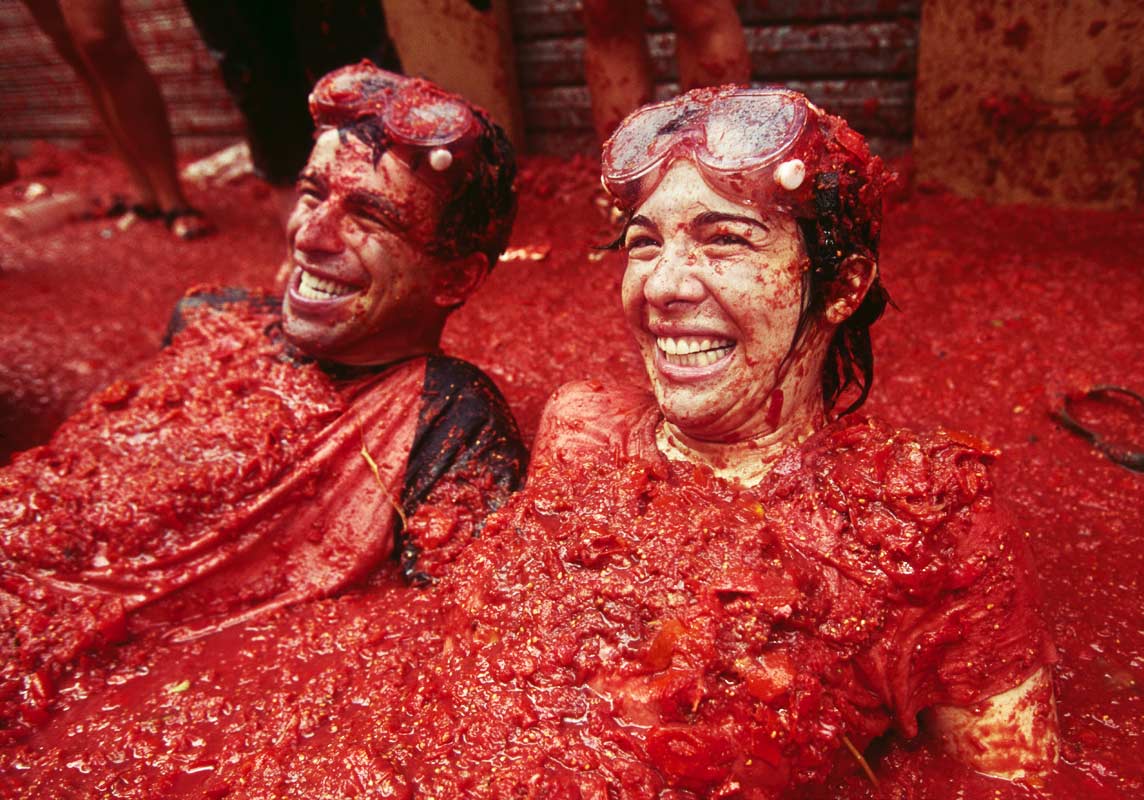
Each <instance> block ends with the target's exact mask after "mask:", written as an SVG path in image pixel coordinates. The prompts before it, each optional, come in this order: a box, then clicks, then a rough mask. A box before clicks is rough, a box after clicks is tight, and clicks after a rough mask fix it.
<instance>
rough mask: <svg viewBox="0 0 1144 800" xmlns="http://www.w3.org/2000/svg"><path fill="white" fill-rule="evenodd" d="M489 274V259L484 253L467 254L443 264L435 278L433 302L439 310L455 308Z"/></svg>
mask: <svg viewBox="0 0 1144 800" xmlns="http://www.w3.org/2000/svg"><path fill="white" fill-rule="evenodd" d="M488 274H489V259H488V256H486V255H485V254H484V253H469V255H467V256H464V257H463V258H458V259H456V260H454V261H450V262H449V263H448V264H445V265H444V267H443V269H442V270H441V272H440V274H439V276H438V278H437V287H436V290H435V292H434V294H433V302H434V303H436V304H437V306H438V307H440V308H456V307H457V306H459V305H461V304H462V303H464V302H465V301H466V300H468V299H469V297H471V296H472V294H473V292H475V291H476V290H477V288H478V287H479V286H480V285H481V283H483V282H484V280H485V276H486V275H488Z"/></svg>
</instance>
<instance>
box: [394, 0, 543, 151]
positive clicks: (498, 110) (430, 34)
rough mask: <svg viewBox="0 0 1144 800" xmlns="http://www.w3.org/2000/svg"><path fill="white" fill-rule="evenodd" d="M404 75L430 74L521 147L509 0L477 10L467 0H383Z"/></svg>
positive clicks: (520, 117) (434, 80) (521, 122)
mask: <svg viewBox="0 0 1144 800" xmlns="http://www.w3.org/2000/svg"><path fill="white" fill-rule="evenodd" d="M382 7H383V8H384V9H385V20H386V25H387V27H388V28H389V35H390V36H391V37H393V42H394V44H395V45H396V46H397V53H398V55H399V56H400V57H401V64H402V67H403V68H404V70H405V73H406V74H407V75H418V76H421V77H424V78H428V79H429V80H431V81H433V82H434V83H436V84H438V85H440V86H443V87H444V88H446V89H448V90H449V91H451V92H456V93H457V94H459V95H462V96H464V97H465V98H466V99H468V100H469V101H470V102H472V103H475V104H476V105H478V106H481V107H482V108H484V109H485V110H486V111H488V112H489V114H490V115H491V116H492V118H493V119H494V120H495V121H496V122H498V123H499V124H500V125H501V126H502V127H503V128H504V129H505V131H506V132H507V133H508V135H509V138H510V139H512V142H513V144H514V145H515V146H516V148H517V149H518V150H521V149H523V148H524V123H523V115H522V113H521V104H520V89H519V87H518V85H517V78H516V59H515V55H514V49H513V42H512V21H511V16H510V9H509V2H508V0H492V3H491V8H490V9H489V10H488V11H478V10H476V9H475V8H473V7H472V6H471V5H470V4H469V2H468V0H382Z"/></svg>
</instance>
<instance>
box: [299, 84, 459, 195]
mask: <svg viewBox="0 0 1144 800" xmlns="http://www.w3.org/2000/svg"><path fill="white" fill-rule="evenodd" d="M310 115H311V116H312V117H313V118H314V121H315V123H316V124H317V125H318V127H319V129H322V128H340V127H343V126H346V125H350V124H352V123H354V122H357V121H359V120H362V119H364V118H367V117H376V118H377V119H378V120H379V121H380V123H381V125H382V126H383V128H384V131H385V135H386V138H387V139H388V140H389V145H390V148H391V149H392V150H393V152H394V154H395V155H396V156H398V157H399V158H400V159H401V160H402V161H404V162H405V163H406V165H407V166H409V168H410V169H411V170H413V172H414V174H416V175H418V177H421V178H422V179H423V180H425V181H426V182H428V183H430V184H431V185H435V186H438V185H439V186H440V187H441V188H444V189H447V188H450V187H451V186H452V185H453V184H455V183H456V180H457V177H458V176H459V174H463V173H464V172H465V171H466V169H465V167H467V165H468V162H469V161H470V156H471V154H472V150H473V143H474V141H475V140H476V138H477V136H478V135H479V133H480V124H479V122H478V121H477V118H476V116H475V115H474V114H473V111H472V109H471V108H470V107H469V105H468V104H467V103H465V102H464V101H463V100H461V99H460V98H459V97H456V96H455V95H451V94H449V93H448V92H445V91H444V90H442V89H440V88H438V87H436V86H434V85H433V84H431V83H429V82H427V81H424V80H420V79H418V78H407V77H405V76H404V75H397V74H395V73H393V72H387V71H386V70H383V69H380V68H378V67H376V66H374V65H373V64H371V63H369V62H368V61H363V62H361V63H359V64H353V65H350V66H348V67H342V68H341V69H339V70H335V71H334V72H331V73H329V74H328V75H326V76H325V77H324V78H322V79H321V80H320V81H318V83H317V85H316V86H315V87H314V90H313V92H311V94H310Z"/></svg>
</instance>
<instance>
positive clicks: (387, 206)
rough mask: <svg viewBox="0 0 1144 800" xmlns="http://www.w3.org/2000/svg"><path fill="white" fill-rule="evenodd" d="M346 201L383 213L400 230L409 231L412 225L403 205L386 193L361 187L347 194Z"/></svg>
mask: <svg viewBox="0 0 1144 800" xmlns="http://www.w3.org/2000/svg"><path fill="white" fill-rule="evenodd" d="M346 202H347V203H349V204H350V205H354V206H357V207H358V208H364V209H367V210H369V211H373V212H375V213H377V214H379V215H381V216H382V217H383V218H384V219H386V220H388V221H389V222H391V223H392V224H393V225H394V226H395V227H397V228H399V229H400V230H403V231H407V230H409V229H410V227H412V226H411V225H410V222H409V220H408V218H407V217H406V215H405V213H404V212H402V210H401V207H400V206H398V205H397V204H396V203H394V202H393V201H392V200H390V199H389V198H388V197H386V196H385V195H381V194H377V193H375V192H367V191H364V190H361V189H359V190H357V191H353V192H350V193H349V194H348V195H346Z"/></svg>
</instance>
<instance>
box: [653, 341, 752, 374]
mask: <svg viewBox="0 0 1144 800" xmlns="http://www.w3.org/2000/svg"><path fill="white" fill-rule="evenodd" d="M655 346H656V350H657V351H658V356H659V359H660V361H661V363H663V364H666V365H668V366H671V367H683V368H696V367H709V366H711V365H712V364H715V363H717V362H719V361H721V360H723V359H724V358H726V357H727V356H729V355H730V354H731V351H732V350H734V349H735V340H734V339H722V338H718V337H701V336H678V337H668V336H660V337H658V338H656V340H655Z"/></svg>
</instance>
